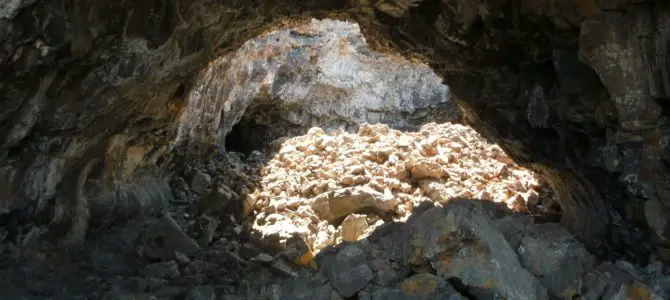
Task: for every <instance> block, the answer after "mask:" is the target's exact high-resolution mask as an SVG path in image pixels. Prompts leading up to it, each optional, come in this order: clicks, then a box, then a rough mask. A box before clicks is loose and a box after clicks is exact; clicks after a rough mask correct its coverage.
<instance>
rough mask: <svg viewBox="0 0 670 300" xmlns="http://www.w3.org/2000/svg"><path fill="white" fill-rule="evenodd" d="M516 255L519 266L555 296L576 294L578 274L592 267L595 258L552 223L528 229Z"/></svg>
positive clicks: (573, 238)
mask: <svg viewBox="0 0 670 300" xmlns="http://www.w3.org/2000/svg"><path fill="white" fill-rule="evenodd" d="M517 253H518V254H519V259H520V261H521V264H522V265H523V266H524V267H525V268H526V269H528V270H530V272H531V273H533V274H534V275H535V276H536V277H537V278H539V279H540V281H541V282H542V283H543V284H544V286H546V287H547V289H549V291H550V292H551V293H552V294H553V295H554V296H558V297H567V295H570V294H573V293H574V292H575V291H578V290H579V289H580V287H581V280H582V275H584V273H586V272H587V271H590V270H591V269H593V267H595V264H596V258H595V257H594V256H593V255H591V253H589V252H588V251H587V250H586V249H585V248H584V246H583V245H582V244H581V243H579V242H578V241H577V240H576V239H575V237H574V236H573V235H571V234H570V233H569V232H568V231H567V230H566V229H564V228H563V227H560V226H559V225H558V224H556V223H546V224H539V225H535V226H532V227H529V228H528V230H526V234H525V235H524V237H523V238H522V239H521V245H520V246H519V248H518V249H517Z"/></svg>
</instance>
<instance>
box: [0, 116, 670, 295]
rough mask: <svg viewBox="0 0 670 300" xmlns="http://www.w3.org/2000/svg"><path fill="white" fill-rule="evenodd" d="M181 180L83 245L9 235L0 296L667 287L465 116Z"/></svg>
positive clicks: (612, 291)
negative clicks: (588, 231) (578, 220)
mask: <svg viewBox="0 0 670 300" xmlns="http://www.w3.org/2000/svg"><path fill="white" fill-rule="evenodd" d="M171 186H172V189H173V193H174V201H173V202H172V203H171V207H170V209H169V212H167V213H166V214H165V215H163V216H156V217H146V218H143V219H139V220H135V221H131V222H128V223H125V224H123V225H118V226H115V227H113V228H111V229H109V230H105V231H101V233H100V234H95V233H91V234H90V236H89V239H88V241H87V242H86V243H85V245H83V246H82V247H81V248H77V249H68V251H67V252H61V251H48V250H49V249H45V248H44V247H45V245H23V246H22V247H17V246H15V245H13V244H11V243H7V242H5V243H3V244H2V247H3V248H2V249H1V250H2V251H0V253H2V265H3V267H4V269H3V270H2V271H0V272H2V273H3V274H0V278H2V279H1V280H0V298H2V299H333V300H334V299H443V298H448V299H500V298H506V299H522V298H524V299H553V298H557V297H566V295H572V296H574V297H575V298H573V299H599V298H598V297H601V298H602V299H615V298H616V297H619V296H625V295H629V294H630V293H634V292H640V293H646V294H645V295H650V298H644V299H662V297H663V295H666V294H664V293H665V289H666V288H667V287H668V286H670V285H669V283H670V277H668V276H667V275H665V274H667V270H666V267H665V266H664V265H663V264H660V263H658V262H654V263H652V264H650V265H649V266H645V267H644V268H642V267H641V266H634V265H632V264H630V263H627V262H617V263H609V262H600V261H598V259H597V258H596V257H595V256H593V255H592V254H591V253H589V252H588V251H587V250H586V249H585V248H584V246H583V245H582V244H581V243H580V242H579V241H577V240H576V238H575V237H574V236H572V235H571V234H570V233H569V232H567V230H565V229H563V228H561V227H560V226H559V225H558V224H557V223H554V222H547V221H555V220H556V217H557V216H558V215H560V210H559V208H557V207H556V204H555V201H554V200H553V199H552V197H553V196H552V193H551V190H550V189H548V188H547V187H545V186H544V185H543V183H542V181H541V180H540V179H539V178H538V177H537V176H536V175H535V174H533V173H532V172H530V171H529V170H526V169H523V168H521V167H520V166H518V165H516V164H515V163H514V162H513V161H512V160H511V159H510V158H509V157H507V155H506V154H505V153H504V152H503V151H502V150H501V149H500V148H499V147H498V146H496V145H494V144H491V143H489V142H487V141H486V140H484V139H483V138H482V137H481V136H479V134H477V133H476V132H475V131H474V130H472V129H471V128H469V127H467V126H463V125H458V124H451V123H445V124H435V123H431V124H427V125H425V126H423V127H422V128H421V130H419V131H417V132H401V131H397V130H392V129H389V128H388V127H387V126H385V125H369V124H363V125H361V126H360V128H359V129H358V132H356V133H347V132H342V131H328V132H326V131H324V130H322V129H320V128H312V129H310V130H309V132H307V133H306V134H304V135H302V136H297V137H293V138H283V139H279V140H276V141H274V142H271V143H268V146H267V148H266V149H260V150H258V151H251V152H250V153H248V154H240V153H234V152H222V153H221V154H218V155H215V156H213V157H210V158H209V159H208V160H205V161H199V162H196V161H191V162H187V163H186V164H185V165H184V166H183V170H182V172H180V173H179V174H177V175H176V176H175V177H174V178H173V179H172V181H171ZM19 249H20V251H18V250H19ZM612 274H614V275H612ZM594 297H595V298H594ZM654 297H660V298H654ZM616 299H624V298H616ZM625 299H638V298H630V297H628V298H625ZM639 299H643V298H639Z"/></svg>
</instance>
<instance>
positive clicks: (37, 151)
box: [0, 0, 670, 256]
mask: <svg viewBox="0 0 670 300" xmlns="http://www.w3.org/2000/svg"><path fill="white" fill-rule="evenodd" d="M0 8H2V9H1V10H0V11H1V13H0V42H1V44H2V46H1V47H0V70H2V71H1V72H0V95H1V96H0V107H2V110H0V136H1V137H2V139H1V141H2V144H1V145H0V182H2V183H1V184H2V187H0V193H2V194H1V195H0V212H2V213H9V212H16V211H27V212H28V213H27V214H26V215H33V216H36V217H38V218H37V219H38V220H41V221H39V222H40V224H45V225H44V227H45V228H56V227H59V228H61V230H51V233H53V235H56V236H63V235H64V236H66V237H69V238H67V239H62V240H64V241H72V240H74V241H77V240H81V239H82V238H83V234H82V231H85V230H86V227H87V226H86V224H88V222H89V219H91V218H94V217H92V216H89V213H88V212H89V211H92V208H91V207H101V208H102V209H98V210H100V211H107V210H109V209H110V208H113V207H115V205H118V204H119V203H128V202H139V203H140V204H142V205H139V206H137V205H136V206H134V207H147V209H148V210H149V211H153V208H154V206H153V205H149V204H147V203H155V201H154V199H163V197H164V196H162V195H164V194H165V193H164V192H165V187H163V185H161V184H159V183H160V182H162V181H161V180H162V179H160V178H161V176H160V174H162V173H161V167H163V166H165V165H167V163H168V162H169V161H170V151H169V150H170V141H174V140H175V139H174V137H175V135H176V130H175V129H176V127H177V124H178V123H179V121H180V116H181V115H182V113H183V111H184V109H185V107H187V106H188V104H189V103H186V101H185V95H186V94H187V93H188V92H189V91H190V86H191V85H192V81H193V79H194V75H195V74H196V73H197V72H198V71H199V70H201V69H202V68H203V67H205V66H206V64H207V63H208V62H209V61H212V60H213V59H214V58H215V57H217V56H220V55H222V54H224V53H227V52H230V51H232V50H235V49H237V48H239V47H240V45H242V43H244V42H245V41H246V40H248V39H250V38H252V37H254V36H256V35H258V34H260V33H262V32H264V31H266V30H269V29H272V28H286V27H288V26H291V25H296V24H303V23H304V22H306V21H307V20H309V18H312V17H316V18H325V17H328V18H333V19H349V20H352V21H356V22H357V23H358V24H360V25H361V27H362V29H363V31H364V34H365V36H366V38H367V39H368V42H369V43H370V44H371V46H372V47H373V49H376V50H380V51H387V50H390V51H394V52H397V53H399V54H401V55H404V56H406V57H410V58H419V59H423V60H424V61H426V62H427V63H429V64H430V65H431V66H432V67H433V68H434V70H436V72H437V73H438V74H440V75H442V76H443V78H444V80H445V82H446V83H447V84H448V85H449V86H450V88H451V90H452V92H453V94H454V96H455V98H456V99H457V101H459V104H460V105H461V107H462V108H463V109H464V110H465V112H466V115H467V119H468V120H469V122H471V123H472V124H473V126H475V127H476V128H477V129H478V130H479V131H480V132H482V133H483V134H485V135H487V136H489V137H490V138H492V139H493V140H495V141H496V142H498V143H500V144H501V146H502V147H503V148H504V149H505V150H506V151H507V152H508V153H509V154H510V155H511V156H512V157H513V158H514V159H515V160H517V161H518V162H520V163H522V164H525V165H528V166H530V167H531V168H533V169H535V170H536V171H539V172H541V173H542V174H544V175H545V176H546V177H547V179H548V181H549V182H550V183H551V184H552V185H553V188H554V189H555V190H556V191H558V193H559V199H560V201H561V204H562V206H563V209H564V211H565V217H564V220H563V224H564V225H565V226H567V227H568V228H569V229H571V230H572V231H573V232H575V233H577V234H578V235H579V236H580V237H581V238H582V240H584V241H585V242H587V244H588V245H589V246H590V247H591V249H592V250H598V249H601V248H602V247H601V246H603V245H605V244H610V245H615V246H618V247H615V249H614V250H615V251H613V253H616V252H621V250H622V249H627V248H630V247H626V245H631V244H639V241H640V240H641V239H648V238H649V237H650V236H648V235H647V234H648V230H647V229H649V228H651V229H652V230H651V237H652V238H654V241H655V242H656V244H655V245H661V246H663V245H668V243H667V238H668V237H670V236H668V234H669V233H670V232H668V230H667V229H668V228H667V227H668V222H667V220H668V219H667V217H668V207H670V199H668V198H669V197H668V193H667V186H668V185H667V183H668V182H670V180H669V178H668V174H670V173H668V172H667V170H666V169H665V168H666V164H667V161H668V159H669V158H670V155H669V154H668V153H670V146H668V145H669V144H670V143H668V140H669V139H670V137H669V135H668V130H667V128H668V126H667V124H666V123H667V122H666V120H667V111H666V110H664V107H666V106H667V105H666V104H667V101H668V98H669V97H668V87H669V86H670V84H669V80H668V69H669V68H668V67H669V66H668V61H667V58H666V57H667V54H668V49H667V47H668V35H667V31H668V28H670V27H668V20H669V18H668V12H670V9H669V8H668V4H667V3H666V2H664V1H651V0H650V1H645V0H600V1H597V0H585V1H572V0H543V1H537V0H525V1H524V0H483V1H470V0H451V1H441V0H416V1H405V0H380V1H368V0H348V1H345V0H331V1H302V0H300V1H295V0H261V1H241V0H240V1H230V0H225V1H217V0H192V1H167V0H152V1H141V2H137V1H116V2H98V1H88V2H81V1H68V0H46V1H32V0H22V1H2V2H0ZM138 178H140V179H141V178H144V180H150V181H151V180H153V181H155V182H159V183H157V184H152V185H143V184H141V182H143V181H142V180H137V179H138ZM129 186H130V187H129ZM146 186H151V188H149V187H146ZM123 195H126V196H123ZM124 197H125V198H124ZM119 199H125V200H124V201H119ZM89 202H94V203H89ZM158 203H164V201H158ZM149 208H151V209H149ZM92 215H93V216H95V215H96V214H92ZM25 221H26V222H30V221H32V219H30V218H26V220H25ZM82 224H83V225H82ZM63 228H64V229H63ZM632 228H635V229H632ZM601 250H606V249H601ZM616 250H619V251H616ZM632 255H637V256H644V251H640V253H633V254H632Z"/></svg>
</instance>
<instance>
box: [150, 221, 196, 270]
mask: <svg viewBox="0 0 670 300" xmlns="http://www.w3.org/2000/svg"><path fill="white" fill-rule="evenodd" d="M175 251H178V252H181V253H183V254H185V255H187V256H193V255H194V254H196V253H197V252H198V251H200V246H199V245H198V243H197V242H196V241H195V240H193V239H192V238H191V237H189V236H188V235H187V234H186V233H185V232H184V231H183V230H182V229H181V227H179V225H178V224H177V222H176V221H175V220H174V219H172V217H170V216H167V215H166V216H165V217H163V218H161V219H158V220H155V221H154V222H152V223H151V224H150V225H149V227H148V228H147V229H146V232H144V234H143V235H142V249H141V253H142V254H143V255H144V256H146V257H147V258H151V259H161V260H172V259H175Z"/></svg>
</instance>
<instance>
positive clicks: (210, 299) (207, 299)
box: [186, 285, 216, 300]
mask: <svg viewBox="0 0 670 300" xmlns="http://www.w3.org/2000/svg"><path fill="white" fill-rule="evenodd" d="M186 300H216V289H215V288H214V287H213V286H211V285H204V286H196V287H194V288H192V289H191V290H189V291H188V293H187V294H186Z"/></svg>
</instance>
